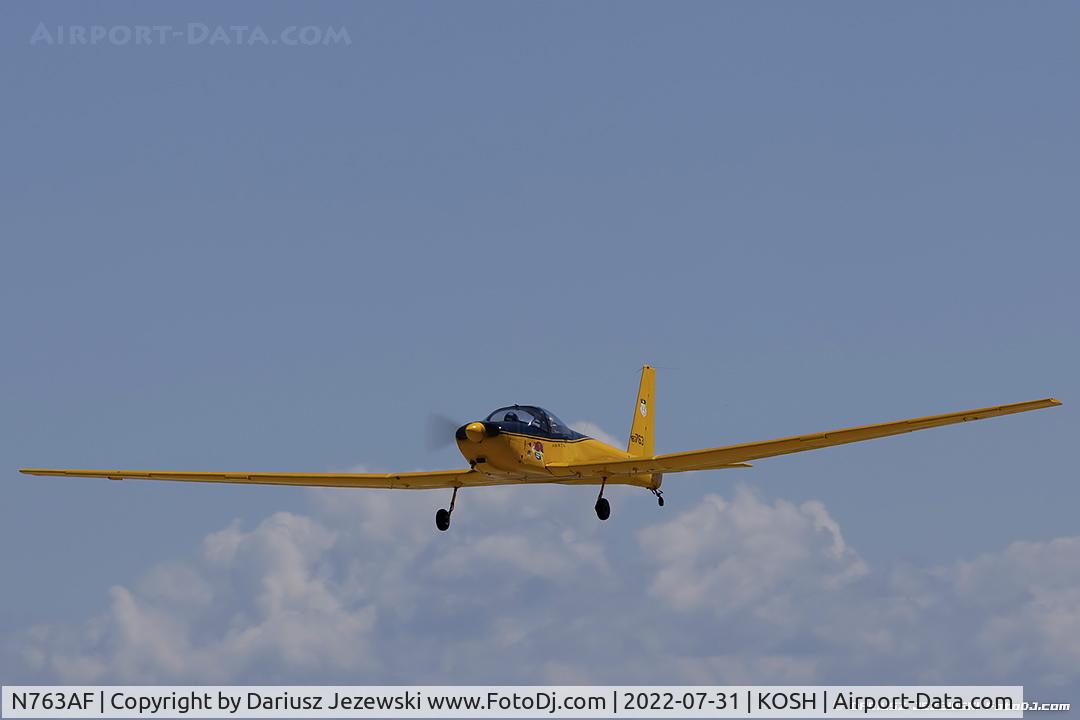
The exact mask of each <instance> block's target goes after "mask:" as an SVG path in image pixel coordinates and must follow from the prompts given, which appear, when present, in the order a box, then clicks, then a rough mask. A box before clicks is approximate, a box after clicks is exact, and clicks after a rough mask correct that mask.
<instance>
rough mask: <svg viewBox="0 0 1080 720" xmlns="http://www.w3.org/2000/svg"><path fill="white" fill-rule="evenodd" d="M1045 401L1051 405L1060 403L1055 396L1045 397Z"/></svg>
mask: <svg viewBox="0 0 1080 720" xmlns="http://www.w3.org/2000/svg"><path fill="white" fill-rule="evenodd" d="M1046 401H1047V402H1048V403H1050V404H1051V405H1060V404H1061V401H1060V400H1058V399H1057V398H1046Z"/></svg>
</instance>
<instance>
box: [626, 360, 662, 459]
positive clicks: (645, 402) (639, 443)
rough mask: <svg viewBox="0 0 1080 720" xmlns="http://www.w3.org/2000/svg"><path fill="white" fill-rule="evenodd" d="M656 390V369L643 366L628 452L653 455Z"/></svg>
mask: <svg viewBox="0 0 1080 720" xmlns="http://www.w3.org/2000/svg"><path fill="white" fill-rule="evenodd" d="M655 392H656V370H654V369H653V367H652V366H651V365H646V366H645V367H643V368H641V384H640V385H638V393H637V402H636V403H634V422H633V423H632V424H631V425H630V442H629V443H627V445H626V452H628V453H630V455H632V456H634V457H652V455H653V395H654V393H655Z"/></svg>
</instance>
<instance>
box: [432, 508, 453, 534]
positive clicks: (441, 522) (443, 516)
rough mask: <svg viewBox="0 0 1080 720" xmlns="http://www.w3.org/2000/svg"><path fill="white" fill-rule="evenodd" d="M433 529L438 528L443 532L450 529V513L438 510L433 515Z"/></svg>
mask: <svg viewBox="0 0 1080 720" xmlns="http://www.w3.org/2000/svg"><path fill="white" fill-rule="evenodd" d="M435 527H437V528H439V529H440V530H442V531H443V532H446V531H447V530H449V529H450V511H449V510H447V509H446V508H439V510H438V512H436V513H435Z"/></svg>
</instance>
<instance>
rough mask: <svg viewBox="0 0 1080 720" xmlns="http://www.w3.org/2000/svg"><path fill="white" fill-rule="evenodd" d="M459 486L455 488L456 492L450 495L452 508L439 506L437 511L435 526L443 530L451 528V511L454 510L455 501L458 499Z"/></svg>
mask: <svg viewBox="0 0 1080 720" xmlns="http://www.w3.org/2000/svg"><path fill="white" fill-rule="evenodd" d="M457 491H458V489H457V488H454V494H453V495H451V496H450V509H449V510H447V509H446V508H439V509H438V510H436V511H435V527H437V528H439V530H442V531H443V532H446V531H447V530H449V529H450V513H452V512H454V502H455V501H456V500H457Z"/></svg>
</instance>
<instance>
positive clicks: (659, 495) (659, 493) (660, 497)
mask: <svg viewBox="0 0 1080 720" xmlns="http://www.w3.org/2000/svg"><path fill="white" fill-rule="evenodd" d="M652 494H653V495H655V496H656V504H657V505H659V506H660V507H664V491H663V490H653V491H652Z"/></svg>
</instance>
